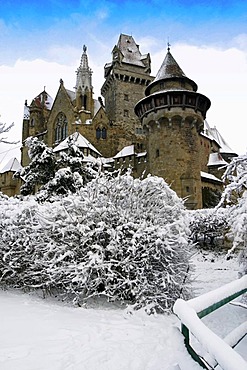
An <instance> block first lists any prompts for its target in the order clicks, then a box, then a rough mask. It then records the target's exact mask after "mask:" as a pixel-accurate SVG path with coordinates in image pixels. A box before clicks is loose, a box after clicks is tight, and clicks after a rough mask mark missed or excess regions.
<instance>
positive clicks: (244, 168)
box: [219, 154, 247, 275]
mask: <svg viewBox="0 0 247 370" xmlns="http://www.w3.org/2000/svg"><path fill="white" fill-rule="evenodd" d="M223 178H224V180H227V181H228V185H227V186H226V188H225V190H224V192H223V194H222V199H221V202H220V204H219V207H220V206H222V205H224V204H229V203H230V204H232V203H233V205H232V207H231V209H230V212H229V215H230V216H229V224H230V225H231V233H232V237H233V245H232V248H231V250H230V251H229V252H228V254H229V256H230V255H231V253H233V252H234V251H236V250H238V251H240V256H239V258H240V268H241V270H240V275H244V274H246V273H247V154H245V155H242V156H238V157H236V158H233V159H232V161H231V163H230V164H229V165H228V166H227V169H226V171H225V173H224V176H223Z"/></svg>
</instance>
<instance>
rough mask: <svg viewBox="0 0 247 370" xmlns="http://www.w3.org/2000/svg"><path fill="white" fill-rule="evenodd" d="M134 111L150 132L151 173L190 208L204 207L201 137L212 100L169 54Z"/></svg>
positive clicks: (148, 146) (148, 143) (148, 135)
mask: <svg viewBox="0 0 247 370" xmlns="http://www.w3.org/2000/svg"><path fill="white" fill-rule="evenodd" d="M145 95H146V97H145V98H144V99H142V100H140V101H139V102H138V103H137V104H136V106H135V112H136V114H137V116H138V117H139V119H140V120H141V122H142V125H143V128H144V129H145V131H146V134H147V150H148V161H149V172H150V173H151V174H152V175H157V176H160V177H163V178H164V179H165V180H166V181H167V182H168V184H170V185H171V188H172V189H173V190H175V191H176V193H177V194H178V196H180V197H182V198H186V199H187V200H186V205H187V207H188V208H190V209H195V208H200V207H201V206H202V195H201V193H202V192H201V174H200V171H201V164H200V159H199V153H200V145H201V144H200V136H199V133H200V132H201V131H202V129H203V122H204V119H205V117H206V112H207V110H208V109H209V107H210V104H211V103H210V100H209V99H208V98H207V97H206V96H204V95H202V94H200V93H198V92H197V84H196V83H195V82H194V81H193V80H191V79H189V78H188V77H187V76H186V75H185V73H184V72H183V71H182V69H181V68H180V67H179V65H178V63H177V62H176V61H175V59H174V58H173V56H172V54H171V53H170V48H169V47H168V51H167V55H166V57H165V59H164V61H163V63H162V65H161V67H160V69H159V71H158V74H157V76H156V78H155V79H154V81H153V82H152V83H151V84H150V85H149V86H148V87H147V88H146V91H145Z"/></svg>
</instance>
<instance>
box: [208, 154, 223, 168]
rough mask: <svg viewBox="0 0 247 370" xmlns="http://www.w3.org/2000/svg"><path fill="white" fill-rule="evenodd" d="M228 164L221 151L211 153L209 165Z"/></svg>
mask: <svg viewBox="0 0 247 370" xmlns="http://www.w3.org/2000/svg"><path fill="white" fill-rule="evenodd" d="M227 164H228V163H227V162H226V161H225V160H224V159H223V158H222V156H221V154H220V153H210V154H209V159H208V166H226V165H227Z"/></svg>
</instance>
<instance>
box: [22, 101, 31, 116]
mask: <svg viewBox="0 0 247 370" xmlns="http://www.w3.org/2000/svg"><path fill="white" fill-rule="evenodd" d="M29 118H30V111H29V107H28V106H27V105H26V104H25V105H24V113H23V119H29Z"/></svg>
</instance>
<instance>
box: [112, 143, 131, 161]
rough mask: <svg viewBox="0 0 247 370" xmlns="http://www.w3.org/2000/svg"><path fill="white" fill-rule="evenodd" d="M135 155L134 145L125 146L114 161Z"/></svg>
mask: <svg viewBox="0 0 247 370" xmlns="http://www.w3.org/2000/svg"><path fill="white" fill-rule="evenodd" d="M134 154H135V148H134V145H133V144H132V145H128V146H125V147H124V148H123V149H122V150H120V152H118V153H117V154H116V155H115V157H113V158H114V159H117V158H121V157H127V156H129V155H134Z"/></svg>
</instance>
